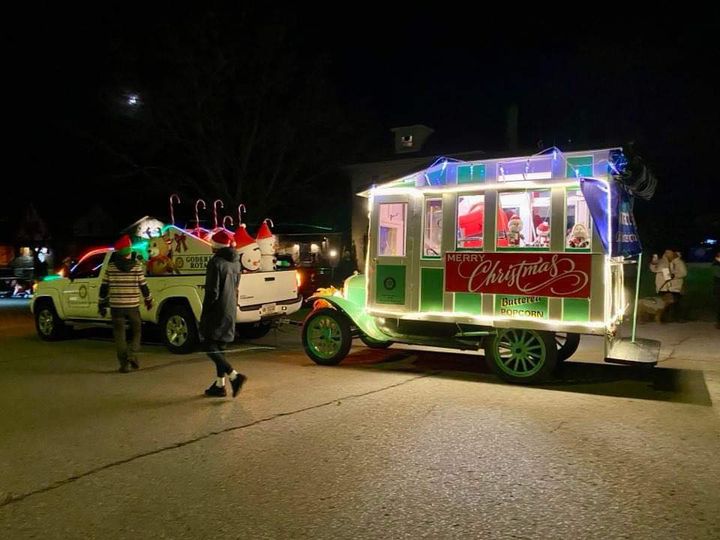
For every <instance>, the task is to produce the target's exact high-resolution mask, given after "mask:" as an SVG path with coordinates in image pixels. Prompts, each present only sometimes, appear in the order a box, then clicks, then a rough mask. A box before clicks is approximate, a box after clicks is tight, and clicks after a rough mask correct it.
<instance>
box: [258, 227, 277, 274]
mask: <svg viewBox="0 0 720 540" xmlns="http://www.w3.org/2000/svg"><path fill="white" fill-rule="evenodd" d="M268 221H270V220H268V219H266V220H265V221H263V222H262V225H261V226H260V230H259V231H258V234H257V238H256V241H257V245H258V246H259V247H260V254H261V258H260V270H261V271H263V272H272V271H273V270H275V269H276V268H277V259H276V258H275V251H276V247H277V245H276V242H275V237H274V236H273V234H272V232H271V231H270V227H268V224H267V222H268ZM271 223H272V222H271Z"/></svg>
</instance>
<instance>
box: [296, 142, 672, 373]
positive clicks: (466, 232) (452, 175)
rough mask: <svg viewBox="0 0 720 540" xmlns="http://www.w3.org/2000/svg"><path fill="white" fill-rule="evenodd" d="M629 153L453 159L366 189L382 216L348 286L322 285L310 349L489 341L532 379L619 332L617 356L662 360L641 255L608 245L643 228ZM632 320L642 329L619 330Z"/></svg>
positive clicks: (321, 355) (324, 352)
mask: <svg viewBox="0 0 720 540" xmlns="http://www.w3.org/2000/svg"><path fill="white" fill-rule="evenodd" d="M620 154H621V150H620V149H619V148H610V149H601V150H591V151H587V152H570V153H561V152H560V151H558V150H552V151H550V152H547V153H543V154H540V155H534V156H524V157H517V158H503V159H488V160H484V161H474V162H458V161H451V160H446V159H441V160H438V161H437V162H436V163H434V164H433V165H432V166H431V167H430V168H428V169H426V170H423V171H420V172H418V173H415V174H412V175H409V176H407V177H404V178H400V179H398V180H395V181H392V182H389V183H387V184H384V185H380V186H374V187H373V188H371V189H370V190H368V191H366V192H363V193H361V194H359V195H360V196H363V197H366V198H367V201H368V212H369V221H370V226H369V234H368V240H369V242H368V252H367V256H366V261H365V272H364V273H363V274H359V275H355V276H352V277H350V278H349V279H348V280H347V281H346V282H345V286H344V288H343V291H342V294H341V295H339V294H337V293H336V294H335V295H333V296H322V297H321V296H318V297H317V298H318V299H321V301H319V302H316V304H315V306H316V307H315V309H314V310H313V312H312V313H310V315H309V316H308V317H307V319H306V321H305V324H304V328H303V344H304V346H305V350H306V352H307V354H308V355H309V356H310V357H311V358H312V359H313V360H315V361H316V362H318V363H320V364H330V365H332V364H337V363H338V362H340V361H341V360H342V358H343V357H345V355H346V354H347V353H348V351H349V349H350V343H351V340H352V338H353V337H359V338H360V339H362V340H363V342H364V343H365V344H366V345H367V346H369V347H376V348H377V347H387V346H389V345H390V344H392V343H409V344H414V345H428V346H442V347H452V348H457V349H463V350H470V349H473V350H479V349H484V352H485V358H486V360H487V362H488V364H489V365H490V367H491V368H492V369H493V370H494V371H495V372H496V373H497V374H498V375H500V376H501V377H503V378H504V379H506V380H508V381H512V382H526V383H530V382H535V381H538V380H540V379H542V378H544V377H545V376H547V375H548V374H549V373H550V372H551V371H552V370H553V369H554V368H555V366H556V365H557V363H558V362H560V361H562V360H565V359H567V358H569V357H570V356H571V355H572V354H573V353H574V352H575V350H576V349H577V347H578V343H579V340H580V336H581V335H582V334H591V335H598V336H604V337H605V338H606V345H607V346H606V358H610V359H613V358H614V359H615V360H616V361H619V362H641V363H644V364H651V365H652V364H654V363H655V362H656V358H657V350H658V348H659V344H657V342H655V343H651V342H648V341H647V340H645V341H641V340H636V339H635V336H634V327H635V325H634V317H633V316H632V315H633V313H632V309H631V308H632V306H634V304H635V302H633V296H635V297H636V292H637V282H636V281H635V280H630V281H631V282H629V283H626V280H625V274H626V269H627V268H628V265H633V266H634V269H633V270H634V273H636V272H635V271H636V270H637V269H638V268H639V266H638V265H639V262H640V260H639V259H640V256H639V255H636V256H633V257H627V256H622V255H615V254H614V253H613V252H612V249H611V248H610V247H609V244H610V242H612V241H613V240H626V241H627V240H630V241H637V238H632V236H633V235H634V228H631V229H628V226H629V225H632V214H631V213H630V212H629V211H628V209H627V208H624V207H623V205H622V204H619V203H622V201H618V200H614V199H613V193H614V192H615V191H614V190H613V189H612V187H613V186H612V184H613V183H614V182H615V180H614V179H613V172H616V170H615V169H614V166H613V163H614V162H615V161H617V156H618V155H620ZM590 183H592V186H590ZM584 184H587V185H584ZM591 187H592V189H593V190H594V191H592V192H591V191H590V188H591ZM588 195H590V196H588ZM616 197H617V196H616ZM590 199H592V200H590ZM589 203H592V204H589ZM618 208H619V209H620V210H618ZM603 212H605V213H606V216H607V218H603V219H598V217H602V216H601V215H602V213H603ZM618 212H619V215H618ZM601 228H602V230H601ZM621 237H622V238H621ZM608 239H610V241H608ZM638 245H639V244H638ZM635 299H636V298H635ZM624 321H633V324H632V331H633V335H632V339H631V340H627V339H625V340H623V339H620V338H619V329H620V327H621V325H622V323H623V322H624Z"/></svg>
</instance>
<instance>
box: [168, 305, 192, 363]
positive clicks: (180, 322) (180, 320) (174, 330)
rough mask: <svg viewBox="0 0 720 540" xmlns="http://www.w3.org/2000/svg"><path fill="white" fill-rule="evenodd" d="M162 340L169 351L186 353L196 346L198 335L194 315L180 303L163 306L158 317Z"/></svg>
mask: <svg viewBox="0 0 720 540" xmlns="http://www.w3.org/2000/svg"><path fill="white" fill-rule="evenodd" d="M160 332H161V333H162V338H163V342H164V343H165V346H166V347H167V348H168V350H169V351H170V352H171V353H174V354H186V353H189V352H191V351H192V350H194V349H195V347H197V344H198V341H199V337H198V330H197V324H195V316H194V315H193V313H192V311H190V308H188V307H187V306H183V305H180V304H174V305H170V306H168V307H167V308H165V309H164V310H163V312H162V317H161V318H160Z"/></svg>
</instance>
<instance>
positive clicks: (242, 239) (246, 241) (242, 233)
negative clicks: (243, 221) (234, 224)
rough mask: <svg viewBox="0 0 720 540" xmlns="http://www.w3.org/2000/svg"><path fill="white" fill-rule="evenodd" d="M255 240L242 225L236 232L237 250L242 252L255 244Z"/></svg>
mask: <svg viewBox="0 0 720 540" xmlns="http://www.w3.org/2000/svg"><path fill="white" fill-rule="evenodd" d="M255 243H256V242H255V240H254V239H253V237H252V236H250V235H249V234H248V232H247V228H246V227H245V225H240V227H238V228H237V230H236V231H235V249H237V250H241V249H242V248H244V247H247V246H249V245H250V244H255Z"/></svg>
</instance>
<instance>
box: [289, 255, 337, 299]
mask: <svg viewBox="0 0 720 540" xmlns="http://www.w3.org/2000/svg"><path fill="white" fill-rule="evenodd" d="M276 258H277V261H278V266H279V267H283V268H294V269H295V275H296V276H297V282H298V293H300V294H301V295H302V297H303V303H305V302H307V299H308V298H310V297H311V296H312V295H313V294H315V292H316V291H317V290H318V289H321V288H326V287H330V286H331V285H333V268H331V267H329V266H323V265H319V264H312V263H306V262H300V263H299V264H298V263H295V261H294V260H293V258H292V256H291V255H277V257H276Z"/></svg>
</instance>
